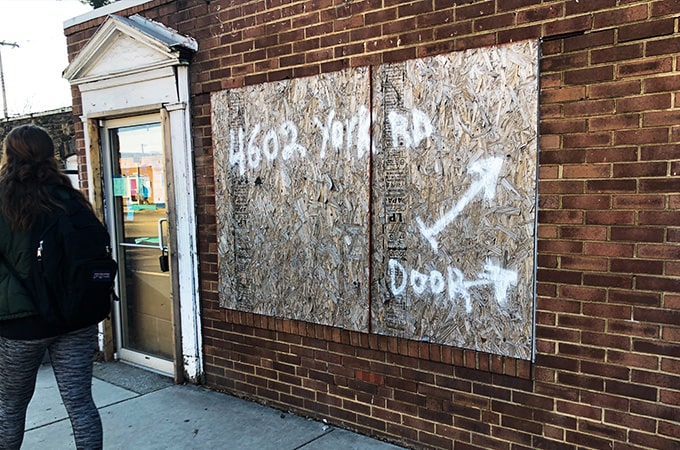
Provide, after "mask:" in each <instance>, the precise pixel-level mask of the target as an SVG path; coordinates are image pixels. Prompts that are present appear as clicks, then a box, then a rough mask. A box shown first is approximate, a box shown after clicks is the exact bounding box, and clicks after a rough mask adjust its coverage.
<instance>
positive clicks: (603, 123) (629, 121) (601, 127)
mask: <svg viewBox="0 0 680 450" xmlns="http://www.w3.org/2000/svg"><path fill="white" fill-rule="evenodd" d="M639 126H640V115H639V114H627V115H619V114H617V115H612V116H604V117H593V118H591V119H589V120H588V131H605V130H624V129H632V128H638V127H639Z"/></svg>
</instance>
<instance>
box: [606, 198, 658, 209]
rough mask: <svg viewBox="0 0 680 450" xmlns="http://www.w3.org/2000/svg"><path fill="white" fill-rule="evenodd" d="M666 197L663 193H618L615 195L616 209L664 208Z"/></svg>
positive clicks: (614, 204)
mask: <svg viewBox="0 0 680 450" xmlns="http://www.w3.org/2000/svg"><path fill="white" fill-rule="evenodd" d="M665 204H666V199H665V197H664V196H663V195H617V196H614V203H613V205H612V206H613V208H614V209H664V207H665Z"/></svg>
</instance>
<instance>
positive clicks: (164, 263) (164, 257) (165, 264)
mask: <svg viewBox="0 0 680 450" xmlns="http://www.w3.org/2000/svg"><path fill="white" fill-rule="evenodd" d="M167 221H168V219H167V218H166V217H163V218H162V219H159V220H158V247H159V248H160V250H161V256H159V257H158V264H159V265H160V268H161V272H167V271H169V270H170V260H169V258H168V247H167V246H166V245H165V243H163V222H167Z"/></svg>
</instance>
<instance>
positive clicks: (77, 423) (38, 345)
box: [0, 326, 102, 450]
mask: <svg viewBox="0 0 680 450" xmlns="http://www.w3.org/2000/svg"><path fill="white" fill-rule="evenodd" d="M96 333H97V328H96V326H92V327H87V328H83V329H82V330H77V331H73V332H71V333H67V334H62V335H60V336H55V337H51V338H47V339H36V340H30V341H24V340H14V339H7V338H4V337H0V449H3V450H9V449H12V450H15V449H16V450H18V449H19V448H20V447H21V442H22V441H23V439H24V427H25V423H26V409H27V408H28V403H29V402H30V401H31V397H33V391H34V390H35V382H36V377H37V374H38V369H39V368H40V364H41V362H42V359H43V355H44V354H45V350H48V351H49V355H50V359H51V360H52V368H53V369H54V376H55V378H56V379H57V385H58V386H59V393H60V394H61V399H62V401H63V402H64V406H65V407H66V411H67V412H68V416H69V419H71V426H72V427H73V435H74V438H75V442H76V447H77V448H78V449H88V450H89V449H101V448H102V423H101V419H100V418H99V412H98V411H97V407H96V406H95V404H94V401H93V400H92V357H93V353H94V348H95V347H94V346H95V337H96Z"/></svg>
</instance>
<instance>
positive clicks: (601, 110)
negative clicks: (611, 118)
mask: <svg viewBox="0 0 680 450" xmlns="http://www.w3.org/2000/svg"><path fill="white" fill-rule="evenodd" d="M614 111H615V108H614V100H609V99H604V100H591V101H581V102H573V103H567V104H565V105H564V115H565V117H571V116H578V117H588V116H601V115H604V114H611V113H613V112H614Z"/></svg>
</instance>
